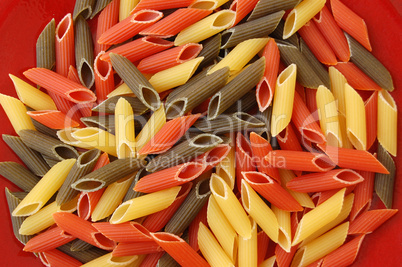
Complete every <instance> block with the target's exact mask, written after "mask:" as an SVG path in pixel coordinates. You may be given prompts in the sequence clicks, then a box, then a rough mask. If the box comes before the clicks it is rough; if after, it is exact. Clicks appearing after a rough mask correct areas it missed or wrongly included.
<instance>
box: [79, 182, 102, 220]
mask: <svg viewBox="0 0 402 267" xmlns="http://www.w3.org/2000/svg"><path fill="white" fill-rule="evenodd" d="M105 189H106V188H102V189H99V190H97V191H95V192H81V194H80V196H79V198H78V202H77V215H78V217H80V218H83V219H84V220H88V219H89V218H90V217H91V215H92V212H93V211H94V209H95V207H96V205H97V204H98V202H99V200H100V198H101V197H102V195H103V192H104V191H105Z"/></svg>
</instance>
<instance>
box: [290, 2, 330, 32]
mask: <svg viewBox="0 0 402 267" xmlns="http://www.w3.org/2000/svg"><path fill="white" fill-rule="evenodd" d="M325 2H326V1H325V0H303V1H302V2H301V3H300V4H298V5H297V6H296V7H295V8H294V9H292V11H290V13H289V15H288V16H287V17H286V20H285V26H284V29H283V39H287V38H289V37H290V36H292V35H293V34H294V33H295V32H297V31H298V30H299V29H300V28H301V27H303V26H304V24H306V23H307V22H308V21H309V20H310V19H312V18H313V17H314V16H315V15H316V14H317V13H318V12H320V10H321V9H322V8H323V7H324V5H325Z"/></svg>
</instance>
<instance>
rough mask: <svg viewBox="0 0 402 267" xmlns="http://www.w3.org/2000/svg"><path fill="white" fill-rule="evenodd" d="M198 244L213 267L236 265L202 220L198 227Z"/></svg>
mask: <svg viewBox="0 0 402 267" xmlns="http://www.w3.org/2000/svg"><path fill="white" fill-rule="evenodd" d="M198 246H199V247H200V250H201V253H202V255H203V256H204V257H205V259H206V260H207V262H208V263H209V264H210V265H211V266H212V267H220V266H234V264H233V262H232V260H231V259H230V258H229V257H228V255H227V254H226V253H225V251H224V250H223V249H222V247H221V246H220V245H219V243H218V241H217V240H216V239H215V237H214V235H213V234H212V233H211V231H210V230H209V229H208V228H207V227H206V226H205V225H204V224H203V223H202V222H200V227H199V228H198ZM236 247H237V246H236Z"/></svg>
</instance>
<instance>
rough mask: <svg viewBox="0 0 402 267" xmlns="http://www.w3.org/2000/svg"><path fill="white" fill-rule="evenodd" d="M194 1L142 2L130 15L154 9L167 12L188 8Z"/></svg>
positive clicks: (157, 0) (158, 0)
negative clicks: (166, 10)
mask: <svg viewBox="0 0 402 267" xmlns="http://www.w3.org/2000/svg"><path fill="white" fill-rule="evenodd" d="M192 2H194V0H170V1H164V0H142V1H140V3H138V5H136V6H135V7H134V9H133V10H132V11H131V13H130V14H134V13H135V12H137V11H138V10H142V9H153V10H165V9H172V8H179V7H188V6H189V5H190V4H191V3H192Z"/></svg>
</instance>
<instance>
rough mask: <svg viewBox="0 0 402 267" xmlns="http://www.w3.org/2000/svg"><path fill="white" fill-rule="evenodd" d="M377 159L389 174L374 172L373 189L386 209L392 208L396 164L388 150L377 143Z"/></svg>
mask: <svg viewBox="0 0 402 267" xmlns="http://www.w3.org/2000/svg"><path fill="white" fill-rule="evenodd" d="M377 159H378V161H379V162H381V164H382V165H384V167H385V168H387V170H388V171H389V174H383V173H376V174H375V181H374V189H375V192H376V194H377V196H378V197H379V198H380V199H381V201H382V202H383V203H384V205H385V207H386V208H387V209H392V203H393V197H394V185H395V174H396V166H395V162H394V160H393V159H392V157H391V155H390V154H389V153H388V151H387V150H386V149H385V148H384V147H383V146H382V145H381V144H378V149H377Z"/></svg>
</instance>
